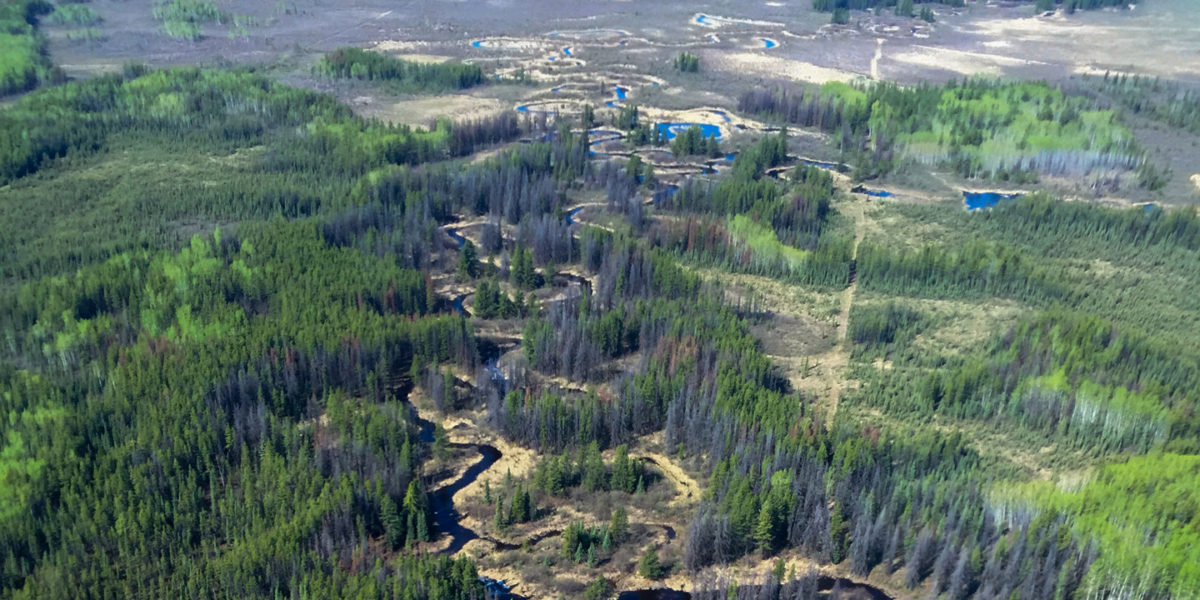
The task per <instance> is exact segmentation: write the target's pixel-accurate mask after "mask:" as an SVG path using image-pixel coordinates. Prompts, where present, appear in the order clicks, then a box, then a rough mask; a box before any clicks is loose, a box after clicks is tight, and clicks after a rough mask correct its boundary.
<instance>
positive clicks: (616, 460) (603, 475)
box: [533, 441, 647, 496]
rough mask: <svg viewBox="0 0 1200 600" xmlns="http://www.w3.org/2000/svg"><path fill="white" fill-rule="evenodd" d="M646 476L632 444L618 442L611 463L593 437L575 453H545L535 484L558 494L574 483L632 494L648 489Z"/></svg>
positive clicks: (589, 490) (536, 472) (590, 488)
mask: <svg viewBox="0 0 1200 600" xmlns="http://www.w3.org/2000/svg"><path fill="white" fill-rule="evenodd" d="M646 476H647V473H646V471H645V467H643V465H642V462H641V461H640V460H636V459H631V458H630V457H629V447H628V446H626V445H624V444H621V445H619V446H617V448H616V450H615V451H614V454H613V459H612V462H611V464H605V462H604V458H603V457H602V456H601V455H600V445H599V444H598V443H597V442H595V441H593V442H591V443H589V444H587V445H585V446H579V450H578V451H577V452H576V455H575V456H571V455H569V454H562V455H559V456H554V455H553V454H551V453H546V454H543V456H542V458H541V459H540V460H539V461H538V464H537V467H536V468H535V469H534V472H533V484H534V485H535V486H536V487H537V488H538V489H541V490H543V491H545V492H546V493H547V494H550V495H554V496H561V495H563V494H564V493H566V491H567V490H568V489H570V488H574V487H582V488H583V490H584V491H587V492H605V491H609V490H616V491H621V492H625V493H628V494H632V493H634V492H636V491H638V490H645V487H646V485H647V482H646Z"/></svg>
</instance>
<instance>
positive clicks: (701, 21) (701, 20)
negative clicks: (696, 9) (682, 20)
mask: <svg viewBox="0 0 1200 600" xmlns="http://www.w3.org/2000/svg"><path fill="white" fill-rule="evenodd" d="M696 24H697V25H716V23H713V22H712V21H711V20H709V18H708V15H700V16H698V17H696Z"/></svg>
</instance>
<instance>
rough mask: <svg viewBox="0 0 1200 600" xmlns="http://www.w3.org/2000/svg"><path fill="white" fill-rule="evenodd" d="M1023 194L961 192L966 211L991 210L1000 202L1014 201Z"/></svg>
mask: <svg viewBox="0 0 1200 600" xmlns="http://www.w3.org/2000/svg"><path fill="white" fill-rule="evenodd" d="M1023 195H1024V194H1015V193H1014V194H1005V193H1003V192H967V191H963V202H964V203H965V204H966V205H967V210H980V209H984V208H991V207H993V206H995V205H997V204H999V203H1000V201H1001V200H1016V199H1017V198H1020V197H1021V196H1023Z"/></svg>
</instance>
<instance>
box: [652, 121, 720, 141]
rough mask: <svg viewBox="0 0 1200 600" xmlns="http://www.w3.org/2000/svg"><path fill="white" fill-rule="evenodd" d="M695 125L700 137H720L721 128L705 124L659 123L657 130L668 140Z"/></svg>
mask: <svg viewBox="0 0 1200 600" xmlns="http://www.w3.org/2000/svg"><path fill="white" fill-rule="evenodd" d="M693 125H697V126H699V127H700V135H701V136H702V137H706V138H709V137H715V138H719V137H721V128H720V127H717V126H716V125H708V124H706V123H659V124H658V130H659V131H661V132H662V134H663V136H664V137H666V138H667V139H668V140H673V139H675V136H676V135H678V134H680V133H683V132H685V131H687V130H688V128H689V127H691V126H693Z"/></svg>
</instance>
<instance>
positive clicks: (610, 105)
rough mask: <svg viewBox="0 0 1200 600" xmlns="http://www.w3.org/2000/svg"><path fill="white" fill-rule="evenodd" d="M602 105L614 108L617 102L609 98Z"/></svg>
mask: <svg viewBox="0 0 1200 600" xmlns="http://www.w3.org/2000/svg"><path fill="white" fill-rule="evenodd" d="M604 105H605V106H607V107H609V108H616V107H617V103H616V102H613V101H612V100H609V101H608V102H605V103H604Z"/></svg>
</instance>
